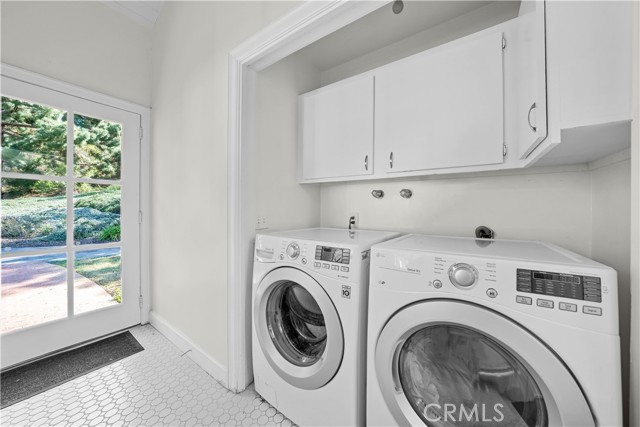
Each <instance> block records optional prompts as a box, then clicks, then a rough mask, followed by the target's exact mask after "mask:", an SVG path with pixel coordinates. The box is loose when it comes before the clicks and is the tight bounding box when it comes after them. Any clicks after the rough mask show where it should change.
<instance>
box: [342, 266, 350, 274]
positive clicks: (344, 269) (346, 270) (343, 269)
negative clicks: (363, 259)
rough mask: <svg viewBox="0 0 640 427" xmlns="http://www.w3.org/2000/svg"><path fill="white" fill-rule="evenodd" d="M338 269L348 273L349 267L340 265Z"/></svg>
mask: <svg viewBox="0 0 640 427" xmlns="http://www.w3.org/2000/svg"><path fill="white" fill-rule="evenodd" d="M340 271H344V272H345V273H348V272H349V267H340Z"/></svg>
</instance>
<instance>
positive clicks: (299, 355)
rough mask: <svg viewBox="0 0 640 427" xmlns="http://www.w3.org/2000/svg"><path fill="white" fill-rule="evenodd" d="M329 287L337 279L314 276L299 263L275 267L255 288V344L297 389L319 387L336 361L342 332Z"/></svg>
mask: <svg viewBox="0 0 640 427" xmlns="http://www.w3.org/2000/svg"><path fill="white" fill-rule="evenodd" d="M320 283H322V285H321V284H320ZM329 289H340V283H337V282H335V281H334V280H333V279H330V278H324V277H323V278H322V281H321V282H318V281H316V280H315V279H314V278H313V277H311V276H310V275H309V274H307V273H305V272H303V271H301V270H299V269H296V268H291V267H280V268H276V269H275V270H272V271H270V272H269V273H268V274H267V275H266V276H265V277H264V278H263V279H262V280H261V281H260V284H259V285H258V287H257V288H256V291H255V295H254V300H253V322H254V329H255V332H256V336H257V338H258V341H259V344H260V349H261V351H262V353H263V354H264V356H265V358H266V360H267V362H268V363H269V365H270V366H271V368H272V369H273V370H274V371H276V372H277V373H278V375H279V376H280V377H281V378H283V379H284V380H285V381H287V382H288V383H289V384H291V385H294V386H296V387H299V388H301V389H305V390H313V389H317V388H320V387H322V386H323V385H325V384H326V383H328V382H329V381H331V379H332V378H333V377H334V376H335V375H336V373H337V372H338V369H339V368H340V365H341V363H342V357H343V354H344V335H343V331H342V324H341V323H340V317H339V315H338V311H337V310H336V307H335V306H334V304H333V301H332V300H331V298H330V297H329V294H328V290H329Z"/></svg>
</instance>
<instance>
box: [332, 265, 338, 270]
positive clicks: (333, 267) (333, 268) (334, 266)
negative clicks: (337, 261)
mask: <svg viewBox="0 0 640 427" xmlns="http://www.w3.org/2000/svg"><path fill="white" fill-rule="evenodd" d="M338 268H339V267H338V266H337V265H332V266H331V269H332V270H337V269H338Z"/></svg>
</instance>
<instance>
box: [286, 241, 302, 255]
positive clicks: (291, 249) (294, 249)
mask: <svg viewBox="0 0 640 427" xmlns="http://www.w3.org/2000/svg"><path fill="white" fill-rule="evenodd" d="M298 255H300V246H298V244H297V243H295V242H294V243H290V244H289V246H287V256H288V257H289V258H291V259H296V258H298Z"/></svg>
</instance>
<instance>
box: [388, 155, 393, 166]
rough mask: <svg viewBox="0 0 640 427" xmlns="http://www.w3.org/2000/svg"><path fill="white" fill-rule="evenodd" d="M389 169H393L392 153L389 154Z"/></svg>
mask: <svg viewBox="0 0 640 427" xmlns="http://www.w3.org/2000/svg"><path fill="white" fill-rule="evenodd" d="M389 167H390V168H391V169H393V151H392V152H391V153H390V154H389Z"/></svg>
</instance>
